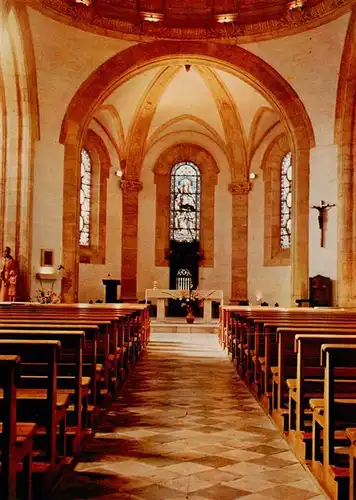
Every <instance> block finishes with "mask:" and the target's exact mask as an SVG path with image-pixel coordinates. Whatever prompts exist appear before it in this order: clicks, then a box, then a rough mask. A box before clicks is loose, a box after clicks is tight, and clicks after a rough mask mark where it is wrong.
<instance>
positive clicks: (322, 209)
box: [311, 200, 336, 247]
mask: <svg viewBox="0 0 356 500" xmlns="http://www.w3.org/2000/svg"><path fill="white" fill-rule="evenodd" d="M335 206H336V205H335V203H325V201H324V200H321V201H320V205H313V206H312V207H311V208H315V210H317V211H318V212H319V215H318V222H319V229H320V246H321V247H324V243H325V238H324V236H325V235H324V233H325V222H326V212H328V211H329V210H330V208H332V207H335Z"/></svg>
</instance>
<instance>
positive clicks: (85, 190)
mask: <svg viewBox="0 0 356 500" xmlns="http://www.w3.org/2000/svg"><path fill="white" fill-rule="evenodd" d="M80 172H81V180H80V219H79V244H80V245H81V246H85V247H88V246H89V245H90V203H91V174H92V172H91V159H90V155H89V153H88V151H87V150H86V149H82V152H81V168H80Z"/></svg>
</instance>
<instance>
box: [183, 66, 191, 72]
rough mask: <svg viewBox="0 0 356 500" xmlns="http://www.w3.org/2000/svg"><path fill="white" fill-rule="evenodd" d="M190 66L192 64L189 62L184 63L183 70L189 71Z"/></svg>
mask: <svg viewBox="0 0 356 500" xmlns="http://www.w3.org/2000/svg"><path fill="white" fill-rule="evenodd" d="M191 67H192V65H191V64H185V65H184V68H185V71H186V72H187V73H189V71H190V68H191Z"/></svg>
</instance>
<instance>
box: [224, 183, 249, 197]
mask: <svg viewBox="0 0 356 500" xmlns="http://www.w3.org/2000/svg"><path fill="white" fill-rule="evenodd" d="M229 191H230V193H231V194H248V193H249V192H250V191H251V182H249V181H242V182H231V184H229Z"/></svg>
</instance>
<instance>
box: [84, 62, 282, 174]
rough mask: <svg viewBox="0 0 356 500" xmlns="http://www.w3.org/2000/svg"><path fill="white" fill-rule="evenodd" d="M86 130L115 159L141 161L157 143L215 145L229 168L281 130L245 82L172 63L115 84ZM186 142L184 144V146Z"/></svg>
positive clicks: (215, 71) (210, 69)
mask: <svg viewBox="0 0 356 500" xmlns="http://www.w3.org/2000/svg"><path fill="white" fill-rule="evenodd" d="M91 127H92V128H94V129H95V130H96V131H98V130H99V131H100V134H101V135H103V136H105V140H106V141H110V142H111V144H112V145H115V147H116V148H117V152H118V156H119V159H120V161H122V160H125V162H126V161H127V162H131V163H137V165H139V164H140V162H141V163H142V160H143V158H144V156H145V154H146V153H147V152H148V151H150V150H151V149H152V148H155V147H157V146H158V150H159V149H160V148H159V145H160V143H161V142H162V141H165V144H167V141H168V143H169V142H172V143H175V142H179V141H180V140H181V138H182V137H184V140H185V141H186V140H187V139H186V138H188V140H189V141H190V142H192V143H198V144H199V143H200V144H202V145H204V144H215V147H218V148H219V149H220V150H221V151H222V152H223V153H224V154H225V155H226V158H227V160H228V162H229V164H230V165H231V167H232V168H233V166H234V165H235V164H236V163H237V162H238V159H237V154H236V149H237V148H239V149H240V151H239V155H241V149H243V156H244V157H245V162H246V163H247V164H248V163H250V162H251V159H252V157H253V155H254V154H255V152H256V150H257V149H258V147H259V145H260V144H261V142H262V141H263V140H264V139H266V137H268V135H269V134H270V138H272V137H273V134H275V133H276V131H277V130H278V131H279V133H280V131H281V129H282V125H281V122H280V117H279V116H278V115H277V113H276V112H275V111H274V110H273V109H272V107H271V105H270V104H269V103H268V102H267V101H266V99H265V98H264V97H263V96H262V95H261V94H260V93H259V92H258V91H256V90H255V89H254V88H253V87H251V86H250V85H249V84H248V83H246V82H245V81H243V80H242V79H239V78H238V77H237V76H234V75H232V74H230V73H227V72H225V71H223V70H221V69H216V68H213V67H207V66H204V65H192V66H190V65H189V66H186V65H184V64H177V63H176V62H175V63H172V64H170V65H167V64H165V65H162V66H159V67H155V68H154V69H148V70H146V71H144V72H142V73H140V74H138V75H136V76H134V77H133V78H131V79H130V80H128V81H127V82H125V83H123V84H122V85H121V86H119V87H118V88H117V89H116V90H115V91H114V92H113V93H112V94H111V95H110V96H109V97H108V98H107V99H106V101H105V102H104V103H103V104H102V105H101V106H100V108H99V109H98V110H97V111H96V113H95V116H94V117H93V120H92V123H91ZM189 141H188V142H189Z"/></svg>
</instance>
